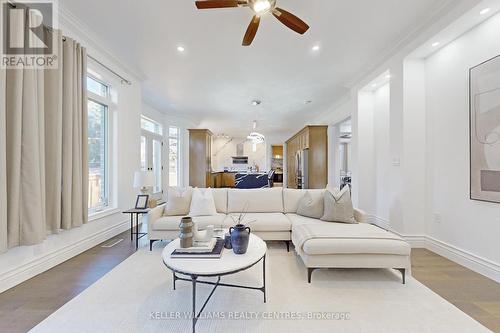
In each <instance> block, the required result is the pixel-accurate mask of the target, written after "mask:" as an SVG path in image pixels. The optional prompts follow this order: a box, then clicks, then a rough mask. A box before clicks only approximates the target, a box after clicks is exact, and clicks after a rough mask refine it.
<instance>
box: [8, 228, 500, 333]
mask: <svg viewBox="0 0 500 333" xmlns="http://www.w3.org/2000/svg"><path fill="white" fill-rule="evenodd" d="M113 239H123V241H121V242H120V243H118V244H117V245H115V246H113V247H111V248H103V247H101V245H98V246H96V247H94V248H92V249H90V250H88V251H86V252H84V253H82V254H80V255H78V256H76V257H74V258H72V259H70V260H68V261H66V262H64V263H62V264H60V265H58V266H56V267H54V268H52V269H50V270H48V271H46V272H44V273H42V274H40V275H38V276H36V277H34V278H32V279H30V280H28V281H26V282H24V283H22V284H20V285H18V286H16V287H14V288H12V289H9V290H7V291H5V292H4V293H2V294H0V332H8V333H18V332H19V333H21V332H27V331H28V330H30V329H31V328H32V327H34V326H35V325H36V324H38V323H39V322H41V321H42V320H44V319H45V318H46V317H48V316H49V315H50V314H51V313H53V312H54V311H56V310H57V309H58V308H60V307H61V306H63V305H64V304H65V303H66V302H68V301H69V300H71V299H72V298H74V297H75V296H76V295H78V294H79V293H81V292H82V291H83V290H85V289H86V288H88V287H89V286H90V285H92V284H93V283H94V282H95V281H97V280H98V279H99V278H101V277H102V276H103V275H104V274H106V273H107V272H109V271H110V270H112V269H113V268H114V267H115V266H116V265H118V264H119V263H120V262H122V261H123V260H125V259H126V258H127V257H129V256H130V255H132V254H133V253H134V252H135V246H134V245H135V244H134V242H132V241H130V234H129V232H128V231H127V232H124V233H122V234H120V235H118V236H116V237H113ZM105 243H107V242H105ZM140 245H142V246H146V245H147V239H146V238H143V239H141V240H140ZM412 274H413V277H415V278H416V279H417V280H419V281H420V282H422V283H423V284H425V285H426V286H427V287H429V288H430V289H432V290H433V291H434V292H436V293H437V294H439V295H440V296H441V297H443V298H444V299H446V300H448V301H449V302H450V303H452V304H454V305H455V306H457V307H458V308H459V309H461V310H462V311H463V312H465V313H467V314H468V315H469V316H471V317H472V318H474V319H476V320H477V321H479V322H480V323H482V324H483V325H484V326H486V327H488V328H489V329H490V330H492V331H493V332H500V284H498V283H496V282H494V281H492V280H490V279H488V278H486V277H484V276H482V275H480V274H477V273H474V272H472V271H471V270H469V269H467V268H465V267H462V266H460V265H458V264H456V263H454V262H452V261H449V260H447V259H445V258H443V257H441V256H439V255H437V254H435V253H432V252H430V251H428V250H424V249H413V250H412Z"/></svg>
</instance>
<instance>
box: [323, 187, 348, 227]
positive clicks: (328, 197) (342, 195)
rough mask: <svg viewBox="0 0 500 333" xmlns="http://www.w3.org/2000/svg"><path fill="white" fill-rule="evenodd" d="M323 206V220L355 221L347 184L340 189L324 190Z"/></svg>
mask: <svg viewBox="0 0 500 333" xmlns="http://www.w3.org/2000/svg"><path fill="white" fill-rule="evenodd" d="M324 206H325V212H324V214H323V217H322V218H321V219H322V220H323V221H327V222H341V223H356V220H355V219H354V208H353V206H352V200H351V191H350V188H349V186H345V187H344V188H343V189H342V190H341V191H336V190H333V191H332V190H329V189H328V190H326V191H325V198H324Z"/></svg>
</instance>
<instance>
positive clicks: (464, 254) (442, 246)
mask: <svg viewBox="0 0 500 333" xmlns="http://www.w3.org/2000/svg"><path fill="white" fill-rule="evenodd" d="M426 248H427V249H428V250H430V251H432V252H435V253H437V254H439V255H441V256H443V257H445V258H447V259H449V260H451V261H454V262H456V263H458V264H460V265H462V266H465V267H467V268H469V269H470V270H473V271H474V272H476V273H479V274H481V275H484V276H486V277H488V278H490V279H492V280H494V281H496V282H499V283H500V265H499V264H497V263H495V262H493V261H490V260H488V259H485V258H482V257H480V256H478V255H475V254H473V253H470V252H468V251H465V250H463V249H460V248H458V247H456V246H453V245H451V244H448V243H445V242H443V241H440V240H438V239H435V238H433V237H429V236H426Z"/></svg>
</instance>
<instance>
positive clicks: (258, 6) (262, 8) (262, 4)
mask: <svg viewBox="0 0 500 333" xmlns="http://www.w3.org/2000/svg"><path fill="white" fill-rule="evenodd" d="M269 9H271V2H270V1H269V0H258V1H256V2H255V3H254V4H253V10H254V11H255V12H256V13H257V14H262V13H264V12H267V11H268V10H269Z"/></svg>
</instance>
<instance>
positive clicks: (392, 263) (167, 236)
mask: <svg viewBox="0 0 500 333" xmlns="http://www.w3.org/2000/svg"><path fill="white" fill-rule="evenodd" d="M306 191H311V193H317V194H322V193H324V191H325V190H295V189H287V188H284V189H282V188H270V189H250V190H245V189H212V193H213V197H214V202H215V207H216V210H217V213H216V215H213V216H199V217H193V220H194V221H195V222H196V223H197V224H198V225H199V227H200V228H203V227H205V226H207V225H214V226H216V227H217V226H221V227H224V228H229V227H230V226H231V225H233V224H234V221H233V219H232V218H231V216H230V215H233V216H234V215H237V214H239V213H240V212H241V211H242V210H243V209H244V207H246V208H245V210H246V212H247V214H246V216H245V220H244V221H243V222H244V223H248V224H249V226H250V228H251V229H252V232H253V233H254V234H255V235H257V236H259V237H261V238H262V239H263V240H266V241H283V242H285V243H286V245H287V250H288V251H289V243H290V241H292V243H293V244H294V246H295V251H296V253H297V254H298V255H299V256H300V257H301V259H302V261H303V262H304V264H305V266H306V267H307V269H308V282H309V283H310V282H311V276H312V272H313V271H314V270H316V269H321V268H389V269H396V270H398V271H400V272H401V274H402V278H403V283H405V273H406V271H407V270H408V269H409V268H410V251H411V249H410V245H409V244H408V243H407V242H405V241H404V240H403V239H402V238H401V237H399V236H398V235H396V234H394V233H392V232H389V231H386V230H384V229H381V228H379V227H378V226H375V225H372V224H368V223H366V219H367V217H366V214H365V213H364V212H362V211H361V210H359V209H354V218H355V220H356V222H357V223H353V224H346V223H332V222H325V221H322V220H319V219H313V218H309V217H305V216H301V215H298V214H297V209H298V206H299V202H300V200H301V199H302V197H303V196H304V194H305V193H306ZM164 210H165V205H162V206H159V207H156V208H154V209H152V210H151V211H150V212H149V214H148V216H147V219H148V236H149V240H150V249H151V247H152V244H153V243H154V242H155V241H157V240H172V239H175V238H177V237H178V236H179V223H180V218H181V217H182V216H185V215H188V214H185V215H178V216H164Z"/></svg>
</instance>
